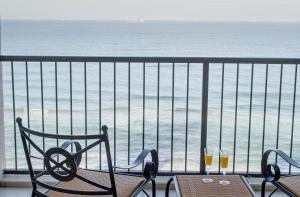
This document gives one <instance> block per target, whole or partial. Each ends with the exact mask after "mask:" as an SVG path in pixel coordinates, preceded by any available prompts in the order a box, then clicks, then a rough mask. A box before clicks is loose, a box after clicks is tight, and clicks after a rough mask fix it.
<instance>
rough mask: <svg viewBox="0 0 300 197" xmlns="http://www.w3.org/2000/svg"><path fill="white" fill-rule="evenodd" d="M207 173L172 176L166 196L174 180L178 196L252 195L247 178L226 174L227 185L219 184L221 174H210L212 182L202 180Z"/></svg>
mask: <svg viewBox="0 0 300 197" xmlns="http://www.w3.org/2000/svg"><path fill="white" fill-rule="evenodd" d="M205 177H207V175H176V176H174V177H172V178H171V179H170V180H169V181H168V184H167V188H166V196H167V197H168V196H169V187H170V184H171V182H173V181H174V183H175V189H176V193H177V196H178V197H199V196H208V197H218V196H222V197H241V196H243V197H253V196H255V193H254V191H253V190H252V188H251V187H250V185H249V183H248V182H247V180H246V179H245V178H244V177H243V176H240V175H227V176H226V178H227V180H229V181H230V184H229V185H221V184H219V181H221V180H222V179H223V176H221V175H210V176H209V177H210V178H213V179H214V181H213V182H212V183H205V182H203V181H202V179H203V178H205Z"/></svg>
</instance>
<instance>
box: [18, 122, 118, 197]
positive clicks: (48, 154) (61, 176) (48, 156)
mask: <svg viewBox="0 0 300 197" xmlns="http://www.w3.org/2000/svg"><path fill="white" fill-rule="evenodd" d="M16 122H17V123H18V126H19V129H20V134H21V139H22V144H23V148H24V152H25V157H26V161H27V165H28V169H29V174H30V178H31V182H32V186H33V189H34V190H36V188H37V185H39V186H41V187H44V188H46V189H49V190H53V191H58V192H63V193H70V194H80V195H113V196H116V185H115V179H114V173H113V167H112V160H111V154H110V147H109V140H108V135H107V130H108V128H107V126H105V125H104V126H102V127H101V130H102V131H103V132H102V134H97V135H58V134H50V133H44V132H38V131H34V130H31V129H29V128H25V127H24V126H23V125H22V119H21V118H20V117H18V118H17V119H16ZM30 136H36V137H41V138H42V139H44V138H49V139H56V140H69V141H66V142H64V143H63V144H62V145H61V146H60V147H53V148H50V149H48V150H46V151H45V150H42V148H40V147H39V146H38V145H37V144H36V143H35V142H34V141H33V140H32V139H31V138H30ZM73 140H85V141H87V140H94V141H93V142H92V143H91V144H89V145H87V146H86V147H84V148H81V146H80V144H79V143H78V142H77V141H73ZM102 142H103V143H104V145H105V149H106V156H107V163H108V173H109V177H110V183H111V187H107V186H103V185H100V184H98V183H96V182H94V181H92V180H88V179H86V178H83V177H81V176H80V175H78V174H77V173H76V172H77V168H78V166H79V164H80V161H81V155H82V153H85V152H86V151H88V150H89V149H91V148H93V147H95V146H97V145H99V144H100V143H102ZM73 145H74V146H75V149H76V152H74V153H73V152H69V151H67V150H66V149H67V147H68V146H73ZM29 146H31V147H33V148H34V149H35V150H36V151H37V152H39V153H40V154H41V155H42V157H43V158H42V159H43V160H44V165H45V170H41V171H38V172H37V171H34V169H33V165H32V158H37V157H34V156H31V155H30V152H31V151H29ZM72 148H73V147H72ZM59 155H61V156H63V157H64V158H65V159H64V160H63V161H58V160H56V159H55V158H56V157H57V156H59ZM46 174H50V175H51V176H52V177H53V178H55V179H56V180H58V181H71V180H73V178H75V177H77V178H79V179H80V180H82V181H85V182H87V183H89V184H91V185H94V186H96V187H98V188H99V191H77V190H70V189H63V188H60V187H56V186H55V185H50V184H47V183H45V182H43V181H41V180H39V178H40V177H41V176H43V175H46Z"/></svg>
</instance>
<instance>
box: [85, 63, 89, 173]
mask: <svg viewBox="0 0 300 197" xmlns="http://www.w3.org/2000/svg"><path fill="white" fill-rule="evenodd" d="M86 78H87V76H86V62H84V134H85V135H87V82H86ZM85 147H87V139H85ZM85 168H88V162H87V151H85Z"/></svg>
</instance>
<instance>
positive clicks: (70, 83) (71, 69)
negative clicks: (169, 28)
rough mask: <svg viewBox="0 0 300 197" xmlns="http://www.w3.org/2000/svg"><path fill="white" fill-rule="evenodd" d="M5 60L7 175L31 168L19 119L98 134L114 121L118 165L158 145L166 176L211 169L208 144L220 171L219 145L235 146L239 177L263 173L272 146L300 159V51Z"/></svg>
mask: <svg viewBox="0 0 300 197" xmlns="http://www.w3.org/2000/svg"><path fill="white" fill-rule="evenodd" d="M0 61H1V62H2V70H3V77H2V78H3V80H2V83H3V89H4V90H3V92H4V115H5V116H4V117H5V120H4V125H5V132H6V139H5V142H6V148H7V150H8V152H7V154H6V160H7V162H6V163H7V165H6V166H7V169H6V170H5V172H6V173H24V171H23V169H24V168H26V163H25V158H24V157H23V155H22V151H23V150H22V147H21V143H20V139H19V136H18V135H19V134H18V131H17V127H16V124H15V119H16V117H17V116H21V117H22V118H23V119H24V120H25V122H26V121H27V125H26V126H27V127H29V128H34V129H35V130H40V131H42V132H53V133H54V134H72V135H73V134H74V135H75V134H95V132H100V126H99V125H102V124H107V125H108V126H109V128H110V140H111V142H112V143H111V146H112V150H113V161H114V164H115V165H116V164H122V163H124V162H125V163H128V164H129V163H130V162H131V161H132V159H133V158H134V156H135V155H136V154H137V152H138V151H140V150H141V149H144V148H155V149H157V150H158V153H159V158H160V167H161V168H160V171H159V173H160V174H162V175H170V174H174V173H199V172H200V173H205V165H204V156H203V155H204V154H203V149H204V147H207V148H208V149H214V150H215V156H214V158H215V159H214V160H215V161H217V162H215V163H214V167H213V169H212V171H213V173H220V170H221V169H220V165H219V163H218V160H219V158H218V156H217V155H218V150H220V149H223V150H226V151H228V152H229V155H230V167H229V169H228V171H229V173H233V174H243V175H252V176H259V175H260V165H259V163H260V158H261V155H262V153H263V152H264V151H265V150H266V149H270V148H274V149H275V148H282V149H283V150H285V151H286V152H288V153H289V155H290V156H291V157H295V158H296V159H297V158H299V159H300V155H294V154H293V153H294V152H295V151H298V150H299V149H298V148H297V147H296V146H295V145H297V143H298V140H300V135H298V133H297V132H294V131H295V130H298V129H300V123H299V122H298V121H297V120H298V119H297V118H298V116H300V114H299V112H298V111H297V109H298V107H300V106H298V105H299V104H298V103H297V98H298V96H299V95H298V94H297V86H298V81H297V78H298V74H297V73H298V64H300V58H238V57H234V58H231V57H83V56H82V57H80V56H8V55H2V56H0ZM24 124H25V123H24ZM60 143H61V142H60V141H58V140H57V141H56V142H47V141H45V139H43V140H42V141H41V142H40V145H41V146H42V147H43V149H44V150H45V149H46V148H49V146H54V145H59V144H60ZM83 143H84V145H85V146H87V141H84V142H83ZM103 153H104V152H103V150H102V148H101V146H99V149H98V150H94V151H93V152H91V153H86V154H85V155H84V157H83V158H84V161H85V162H84V166H83V167H91V166H92V167H93V168H99V169H102V168H105V161H104V160H103V158H105V157H103V156H102V155H103ZM32 154H33V155H34V154H35V153H32ZM275 162H279V163H280V162H281V161H280V160H278V161H277V158H275ZM12 166H13V167H12ZM39 166H40V168H42V167H43V164H42V162H41V163H39ZM284 169H285V170H286V171H287V172H288V173H292V171H293V169H292V168H291V167H290V166H289V167H287V168H284Z"/></svg>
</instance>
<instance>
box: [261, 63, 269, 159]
mask: <svg viewBox="0 0 300 197" xmlns="http://www.w3.org/2000/svg"><path fill="white" fill-rule="evenodd" d="M268 73H269V64H267V65H266V77H265V97H264V118H263V136H262V148H261V155H263V154H264V152H265V136H266V114H267V95H268Z"/></svg>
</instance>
